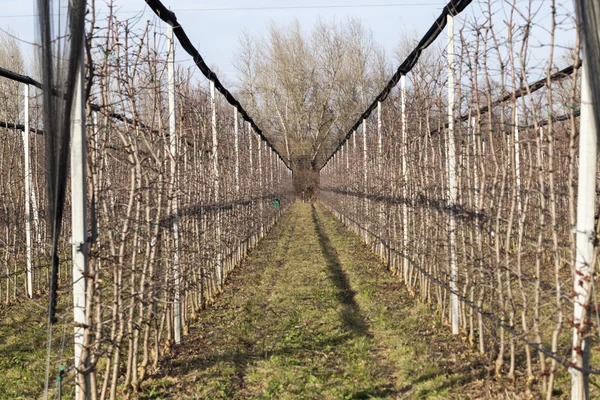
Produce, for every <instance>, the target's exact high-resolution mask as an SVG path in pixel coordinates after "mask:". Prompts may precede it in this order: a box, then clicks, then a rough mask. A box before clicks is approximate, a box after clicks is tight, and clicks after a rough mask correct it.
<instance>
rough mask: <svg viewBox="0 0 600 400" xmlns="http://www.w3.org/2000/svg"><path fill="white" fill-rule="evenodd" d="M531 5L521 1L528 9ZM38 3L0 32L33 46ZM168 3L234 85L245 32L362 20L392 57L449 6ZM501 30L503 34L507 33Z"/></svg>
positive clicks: (124, 7)
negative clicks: (404, 41) (404, 39)
mask: <svg viewBox="0 0 600 400" xmlns="http://www.w3.org/2000/svg"><path fill="white" fill-rule="evenodd" d="M528 1H529V0H519V2H523V3H526V2H528ZM532 1H533V4H534V5H535V4H538V5H539V6H540V7H541V11H540V15H550V7H549V6H550V3H551V2H550V0H532ZM510 2H512V0H510ZM34 3H35V0H0V6H1V7H2V10H3V15H2V16H0V28H2V29H10V30H12V31H13V32H14V33H15V34H16V35H17V36H18V37H19V38H20V39H22V40H24V41H26V42H31V41H33V40H34V25H33V23H34V17H33V13H34ZM97 3H98V4H103V3H104V1H101V0H97ZM163 3H164V4H165V5H166V6H167V7H170V8H171V9H172V10H173V11H175V12H176V13H177V16H178V19H179V21H180V22H181V24H182V26H183V27H184V29H185V30H186V31H187V33H188V35H189V36H190V38H191V40H192V42H193V43H194V44H195V45H196V46H197V47H198V49H199V50H200V53H201V54H202V55H203V57H204V58H205V60H206V61H207V63H208V64H209V65H210V66H211V67H218V68H219V70H221V71H223V72H224V74H225V75H226V77H227V78H228V79H227V80H228V81H232V80H234V79H235V77H236V70H235V68H234V66H233V63H232V61H233V59H234V57H235V54H236V51H237V47H238V38H239V37H240V34H241V32H242V31H243V30H245V31H247V32H249V33H250V34H252V35H259V36H260V35H262V34H264V32H265V30H266V27H267V26H268V25H269V24H270V23H272V22H274V23H276V24H282V25H285V24H289V23H290V22H292V21H293V20H294V19H295V18H297V19H298V20H299V21H300V22H301V24H302V26H304V27H306V28H310V26H311V25H312V24H313V23H314V22H315V21H316V20H317V19H319V18H322V19H325V20H331V19H336V20H338V21H340V20H344V19H347V18H357V19H360V20H362V22H363V24H364V26H365V27H366V28H368V29H371V30H372V32H373V35H374V38H375V40H376V41H377V42H378V43H380V44H381V45H382V46H383V47H384V48H385V50H386V52H387V53H388V55H389V56H392V55H393V53H394V50H395V48H396V47H397V45H398V43H399V42H400V40H401V39H402V37H403V34H407V33H408V34H410V35H411V36H412V37H419V38H420V37H421V36H422V35H423V34H424V33H425V32H426V30H427V29H428V28H429V26H430V25H431V24H432V23H433V21H434V19H435V17H437V15H439V13H440V10H441V8H442V7H443V6H444V5H445V4H446V2H445V1H439V0H285V1H281V0H251V1H250V0H163ZM503 3H507V2H506V1H503V0H496V1H495V4H496V6H495V7H496V8H498V9H500V8H501V7H502V4H503ZM557 3H558V4H559V6H560V7H559V13H562V14H565V13H568V12H570V10H572V7H573V4H572V3H573V1H572V0H559V1H558V2H557ZM115 4H116V5H117V6H118V9H119V10H120V14H121V19H124V18H127V17H130V16H132V15H133V14H134V13H133V12H134V11H139V10H142V9H145V10H146V13H145V14H144V18H152V16H153V14H152V13H151V12H150V11H149V10H148V8H147V6H146V3H145V2H144V1H143V0H116V1H115ZM485 4H487V1H486V2H485V3H484V2H483V1H481V0H480V1H478V0H474V1H473V4H472V5H471V6H469V8H468V9H467V10H466V11H465V12H464V13H463V14H461V16H460V18H459V21H458V22H457V28H458V27H460V25H461V23H460V20H461V19H464V18H467V17H469V16H474V15H480V13H481V9H482V7H484V6H485ZM293 7H297V8H293ZM500 13H502V10H501V11H500ZM502 20H503V18H502V15H500V16H499V18H498V22H497V23H500V24H502ZM501 28H503V27H500V28H498V31H500V32H501V31H502V29H501ZM535 32H536V33H535V37H536V40H537V42H538V44H539V45H541V46H543V45H544V44H547V43H548V41H549V38H548V36H547V35H546V34H545V33H544V29H543V28H542V27H539V28H538V30H537V31H535ZM573 35H574V32H573V31H572V30H571V31H566V32H560V35H559V37H558V41H559V43H572V42H573V41H574V40H573ZM440 39H442V41H445V39H443V38H440ZM532 44H535V41H534V42H533V43H532ZM23 49H24V50H25V53H26V54H27V53H31V46H29V45H27V44H24V45H23ZM28 49H29V50H28ZM532 51H534V52H535V55H534V57H535V58H539V61H540V63H543V61H544V59H545V57H546V55H547V52H548V50H547V49H544V48H543V47H542V48H540V49H533V50H532ZM179 54H180V56H179V57H180V59H179V61H182V60H181V58H186V59H189V57H188V56H187V55H186V54H183V53H182V52H181V53H179ZM395 64H396V62H394V65H395ZM8 67H9V66H8Z"/></svg>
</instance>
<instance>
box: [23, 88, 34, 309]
mask: <svg viewBox="0 0 600 400" xmlns="http://www.w3.org/2000/svg"><path fill="white" fill-rule="evenodd" d="M24 89H25V90H24V94H23V104H24V110H23V113H24V116H23V119H24V122H23V125H24V128H25V129H23V133H22V137H23V153H24V160H23V161H24V164H25V165H24V172H25V242H26V245H27V266H26V268H27V296H28V297H29V298H32V297H33V250H32V246H31V207H32V204H31V162H30V152H31V149H30V147H29V85H25V88H24Z"/></svg>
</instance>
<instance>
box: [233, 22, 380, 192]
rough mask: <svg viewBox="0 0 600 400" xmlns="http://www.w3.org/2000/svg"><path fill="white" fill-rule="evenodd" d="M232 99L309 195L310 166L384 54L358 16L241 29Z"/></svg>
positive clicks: (360, 97) (359, 103) (348, 115)
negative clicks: (258, 30) (263, 33)
mask: <svg viewBox="0 0 600 400" xmlns="http://www.w3.org/2000/svg"><path fill="white" fill-rule="evenodd" d="M238 60H239V61H238V65H237V68H238V69H239V70H240V72H241V78H240V97H241V99H242V102H243V103H244V105H245V106H247V107H248V108H249V110H250V111H251V113H252V115H255V116H257V120H258V123H259V125H260V126H262V127H263V129H264V131H265V132H267V135H268V136H269V139H270V141H271V143H273V145H274V146H275V147H276V148H277V149H278V150H279V152H280V153H281V154H284V155H285V157H287V158H288V160H289V161H290V164H291V165H292V166H293V169H294V181H295V186H296V191H297V192H298V193H300V192H304V194H305V196H307V197H312V194H313V193H314V189H315V186H316V185H317V184H318V172H317V171H318V170H319V168H320V167H321V166H322V164H323V162H324V161H325V160H326V159H327V157H328V156H329V154H330V153H331V151H332V149H333V148H335V146H337V144H338V142H339V140H340V139H341V137H342V136H343V135H345V134H346V132H347V130H348V129H349V127H350V125H351V124H353V123H354V122H355V120H356V119H357V118H358V116H359V114H360V113H361V112H362V110H363V109H364V108H365V107H366V106H367V105H368V104H369V103H370V102H371V101H372V100H373V96H374V95H375V93H376V92H377V91H378V90H380V89H381V86H382V82H383V76H385V74H384V73H383V70H385V56H384V53H383V50H382V49H381V47H379V46H378V45H377V44H376V43H375V41H374V40H373V35H372V33H371V32H370V31H369V30H366V29H365V28H364V27H363V25H362V24H361V23H360V22H359V21H358V20H348V21H346V22H344V23H333V22H332V23H326V22H324V21H319V22H317V24H315V26H314V27H313V28H312V30H311V32H310V33H307V32H305V31H304V30H303V29H302V27H301V25H300V23H299V22H298V21H295V22H294V23H292V24H291V25H290V26H277V25H272V26H271V27H270V28H269V31H268V35H267V37H266V38H264V39H259V38H254V37H251V36H249V35H244V36H243V37H242V39H241V42H240V54H239V57H238Z"/></svg>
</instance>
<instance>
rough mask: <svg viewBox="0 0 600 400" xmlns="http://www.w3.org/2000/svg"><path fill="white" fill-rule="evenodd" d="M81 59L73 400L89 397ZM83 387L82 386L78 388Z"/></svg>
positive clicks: (74, 190)
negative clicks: (85, 359) (85, 360)
mask: <svg viewBox="0 0 600 400" xmlns="http://www.w3.org/2000/svg"><path fill="white" fill-rule="evenodd" d="M83 68H84V67H83V59H82V60H81V66H80V68H79V69H78V71H77V78H76V83H75V96H74V98H73V105H72V111H71V136H72V140H71V226H72V233H71V251H72V257H73V261H72V274H73V322H74V325H75V328H74V351H73V353H74V356H75V357H74V358H75V363H74V364H75V373H76V380H75V382H76V385H75V398H76V399H82V398H83V399H89V398H91V393H90V387H89V381H88V378H87V376H88V374H87V373H86V372H84V370H85V365H81V359H82V354H83V352H84V351H85V349H84V346H85V328H84V326H85V325H86V323H87V320H86V312H85V306H86V275H87V261H88V251H87V248H88V246H87V233H88V229H87V198H86V194H87V185H86V155H87V150H86V136H85V104H84V96H85V91H84V88H83V81H84V78H83ZM82 385H83V387H82Z"/></svg>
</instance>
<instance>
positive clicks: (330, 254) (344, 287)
mask: <svg viewBox="0 0 600 400" xmlns="http://www.w3.org/2000/svg"><path fill="white" fill-rule="evenodd" d="M311 207H312V219H313V222H314V224H315V229H316V231H317V236H318V237H319V244H320V245H321V251H322V252H323V257H324V258H325V261H326V263H327V268H328V269H329V273H330V277H331V280H332V282H333V284H334V285H335V286H336V287H337V289H338V290H339V292H340V302H341V303H342V304H343V308H342V313H341V317H342V322H343V324H344V328H346V329H348V330H350V331H351V332H353V333H354V334H356V335H360V336H368V337H372V335H371V333H370V332H369V329H368V326H367V324H366V322H365V319H364V317H363V316H362V314H361V311H360V307H359V306H358V304H357V303H356V299H355V296H356V292H355V291H354V290H353V289H352V286H350V281H349V280H348V276H347V275H346V273H345V272H344V270H343V268H342V264H341V262H340V259H339V257H338V256H337V251H336V250H335V248H334V247H333V245H332V243H331V240H330V239H329V237H328V236H327V234H326V233H325V231H324V230H323V227H322V225H321V221H320V220H319V216H318V215H317V210H316V208H315V206H314V204H313V205H312V206H311Z"/></svg>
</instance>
